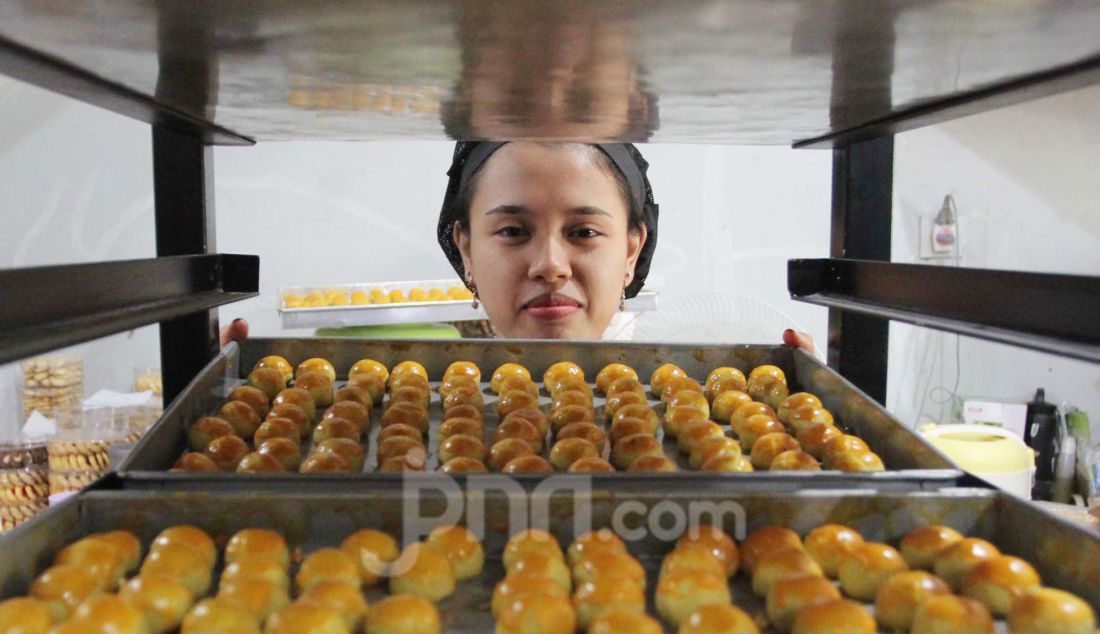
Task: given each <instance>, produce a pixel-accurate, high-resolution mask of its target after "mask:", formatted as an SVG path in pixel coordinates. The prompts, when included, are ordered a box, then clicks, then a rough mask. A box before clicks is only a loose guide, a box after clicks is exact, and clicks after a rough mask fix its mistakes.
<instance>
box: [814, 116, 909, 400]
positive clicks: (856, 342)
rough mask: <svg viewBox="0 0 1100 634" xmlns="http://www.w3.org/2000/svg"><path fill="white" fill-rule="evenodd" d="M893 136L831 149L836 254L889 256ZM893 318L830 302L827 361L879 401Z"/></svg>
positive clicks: (883, 388)
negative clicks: (869, 313)
mask: <svg viewBox="0 0 1100 634" xmlns="http://www.w3.org/2000/svg"><path fill="white" fill-rule="evenodd" d="M893 190H894V137H892V136H886V137H881V138H878V139H874V140H872V141H863V142H861V143H856V144H853V145H850V146H848V147H845V148H841V149H837V150H833V205H832V207H833V215H832V229H831V230H832V241H831V244H830V246H829V251H830V253H831V254H832V256H833V257H834V258H859V259H865V260H884V261H888V260H889V259H890V231H891V207H892V197H893ZM889 343H890V324H889V322H888V321H887V320H886V319H882V318H881V317H875V316H870V315H865V314H858V313H853V312H848V311H845V310H842V309H839V308H836V307H830V308H829V341H828V361H829V366H830V367H832V368H834V369H835V370H836V371H838V372H840V373H841V374H842V375H843V376H844V377H845V378H847V379H848V380H849V381H851V382H852V383H855V384H856V386H858V387H859V389H861V390H863V391H864V392H866V393H867V395H869V396H870V397H871V398H873V399H875V400H876V401H878V402H879V403H883V404H885V403H886V367H887V361H888V348H889Z"/></svg>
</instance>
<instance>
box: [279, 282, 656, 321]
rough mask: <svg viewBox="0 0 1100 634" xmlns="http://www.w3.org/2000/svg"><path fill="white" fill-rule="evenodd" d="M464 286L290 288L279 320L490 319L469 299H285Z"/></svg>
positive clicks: (642, 304)
mask: <svg viewBox="0 0 1100 634" xmlns="http://www.w3.org/2000/svg"><path fill="white" fill-rule="evenodd" d="M452 286H462V282H461V281H459V280H458V279H455V278H451V279H443V280H414V281H406V282H378V283H374V284H335V285H332V286H291V287H286V288H281V289H279V297H280V302H279V309H278V311H279V317H280V318H281V319H282V322H283V328H343V327H346V326H376V325H383V324H409V323H423V322H438V321H477V320H480V319H488V317H487V316H486V315H485V310H484V309H483V308H474V307H473V303H472V302H471V301H470V300H468V299H462V300H451V299H448V300H441V301H430V302H412V301H405V302H399V303H396V304H358V305H347V306H316V307H300V308H288V307H286V306H284V305H283V302H282V299H281V298H282V297H284V296H285V295H286V294H287V293H293V294H296V295H302V296H305V295H308V294H310V293H315V292H316V293H325V292H326V291H329V290H339V291H342V292H344V293H346V294H347V295H348V296H350V295H351V294H352V293H354V292H355V291H364V292H368V293H369V292H370V291H371V290H373V289H379V290H381V291H382V292H384V293H389V292H390V291H393V290H400V291H402V292H403V293H405V294H406V295H408V292H409V291H410V290H412V289H414V288H421V289H424V290H427V289H430V288H441V289H443V290H444V291H446V290H447V289H448V288H450V287H452ZM626 306H627V310H630V311H633V312H642V311H648V310H654V309H656V308H657V293H656V292H654V291H650V290H642V291H641V292H640V293H638V295H637V297H633V298H631V299H628V300H626Z"/></svg>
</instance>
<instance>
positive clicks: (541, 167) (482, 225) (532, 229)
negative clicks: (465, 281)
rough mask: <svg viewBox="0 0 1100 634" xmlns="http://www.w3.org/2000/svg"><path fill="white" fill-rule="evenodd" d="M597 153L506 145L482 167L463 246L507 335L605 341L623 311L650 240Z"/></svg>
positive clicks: (573, 147)
mask: <svg viewBox="0 0 1100 634" xmlns="http://www.w3.org/2000/svg"><path fill="white" fill-rule="evenodd" d="M595 152H599V150H598V149H596V148H592V147H588V146H584V145H580V144H564V145H550V144H537V143H508V144H507V145H505V146H503V147H501V148H500V149H499V150H497V151H496V152H494V153H493V155H492V156H491V157H489V159H488V160H487V161H486V162H485V164H484V165H483V166H482V167H481V170H480V173H479V176H478V181H477V183H476V187H475V191H474V195H473V197H472V199H471V202H470V215H469V226H468V227H462V226H459V225H457V224H456V226H455V243H456V244H458V247H459V250H460V251H461V253H462V260H463V264H464V265H465V267H466V271H467V273H468V274H469V275H470V278H471V279H472V281H473V283H474V285H476V286H477V290H478V295H479V297H480V299H481V303H482V304H483V305H484V306H485V312H486V313H488V315H489V319H490V320H491V321H492V322H493V326H494V327H495V328H496V330H497V332H498V333H500V334H501V335H502V336H505V337H512V338H520V339H599V338H600V337H601V336H602V335H603V331H604V329H606V328H607V325H608V324H609V323H610V321H611V317H612V316H613V315H614V314H615V311H616V310H617V309H618V306H619V298H620V297H621V295H622V292H623V288H624V287H625V286H626V285H627V284H629V283H630V281H631V280H632V279H633V276H634V264H635V262H636V261H637V259H638V254H639V253H640V251H641V247H642V245H643V244H644V242H645V238H646V233H645V228H644V227H643V228H642V229H641V230H640V231H630V230H629V228H628V215H629V211H628V207H627V202H626V201H625V200H624V199H623V195H622V192H621V190H620V189H619V184H618V181H617V180H616V178H615V177H614V176H613V175H612V174H609V173H608V172H607V170H606V169H604V168H602V167H601V166H600V165H598V164H597V163H596V162H595V156H594V153H595Z"/></svg>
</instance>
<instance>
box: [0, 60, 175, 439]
mask: <svg viewBox="0 0 1100 634" xmlns="http://www.w3.org/2000/svg"><path fill="white" fill-rule="evenodd" d="M150 143H151V142H150V133H149V127H148V126H147V125H145V124H143V123H139V122H137V121H132V120H130V119H127V118H124V117H121V116H118V115H115V114H112V113H110V112H106V111H104V110H100V109H98V108H93V107H91V106H87V105H84V104H80V103H78V102H75V101H73V100H70V99H66V98H63V97H59V96H56V95H53V94H49V93H46V92H44V91H41V90H38V89H36V88H32V87H29V86H27V85H25V84H21V83H18V82H16V81H14V80H11V79H8V78H6V77H2V76H0V205H2V207H0V209H2V210H3V211H2V214H3V219H4V229H3V231H0V268H4V267H15V266H18V267H26V266H42V265H49V264H68V263H74V262H88V261H95V260H114V259H131V258H146V257H153V256H154V255H155V245H154V243H153V213H152V212H153V183H152V167H151V163H150V160H151V159H150V157H151V154H152V149H151V144H150ZM159 342H160V339H159V336H158V332H157V328H156V326H149V327H145V328H142V329H139V330H136V331H131V332H127V333H121V334H118V335H114V336H112V337H107V338H104V339H101V340H99V341H95V342H91V343H88V344H84V345H81V346H77V347H76V348H75V350H73V351H72V352H75V353H76V354H80V355H81V356H83V358H84V384H85V390H86V392H87V393H88V394H91V393H92V392H94V391H95V390H98V389H100V388H108V387H109V388H114V389H128V388H129V387H130V385H131V384H132V382H133V378H134V374H133V371H134V368H135V367H139V366H158V365H160V361H159V356H160V352H159V345H160V343H159ZM66 352H67V351H66ZM21 382H22V377H21V375H20V374H19V371H18V366H17V365H16V364H10V365H8V366H5V367H0V439H2V438H4V437H7V436H8V435H9V434H10V433H11V431H12V430H13V429H15V428H16V425H17V418H18V416H16V414H17V413H18V414H21V413H22V411H21V409H19V407H18V405H17V397H16V389H15V386H16V385H17V384H20V383H21Z"/></svg>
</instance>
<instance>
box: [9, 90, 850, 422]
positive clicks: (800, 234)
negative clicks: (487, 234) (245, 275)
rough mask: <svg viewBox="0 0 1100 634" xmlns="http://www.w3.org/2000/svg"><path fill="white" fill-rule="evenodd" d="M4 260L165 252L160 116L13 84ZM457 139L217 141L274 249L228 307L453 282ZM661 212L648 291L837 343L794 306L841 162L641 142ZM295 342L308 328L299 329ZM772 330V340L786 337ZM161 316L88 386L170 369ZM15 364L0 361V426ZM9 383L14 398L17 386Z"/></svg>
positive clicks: (262, 322) (226, 177)
mask: <svg viewBox="0 0 1100 634" xmlns="http://www.w3.org/2000/svg"><path fill="white" fill-rule="evenodd" d="M0 112H3V113H4V117H3V118H0V192H3V198H2V199H0V200H2V204H3V205H4V209H5V217H6V218H7V219H8V222H9V224H8V228H9V229H10V230H9V231H6V232H0V266H6V267H10V266H34V265H44V264H59V263H69V262H81V261H93V260H105V259H122V258H139V257H151V256H152V255H153V254H154V253H153V217H152V180H151V175H152V167H151V164H150V138H149V131H148V127H147V126H145V125H144V124H140V123H137V122H133V121H130V120H128V119H125V118H123V117H120V116H117V115H113V114H110V113H107V112H103V111H100V110H97V109H95V108H92V107H90V106H86V105H83V104H79V103H76V102H73V101H71V100H69V99H66V98H63V97H59V96H56V95H53V94H49V93H46V92H44V91H41V90H38V89H36V88H33V87H30V86H26V85H24V84H21V83H18V82H15V81H12V80H8V79H5V78H0ZM451 149H452V146H451V144H450V143H444V142H407V143H359V144H348V143H284V144H280V143H267V144H260V145H258V146H255V147H251V148H217V149H216V150H215V155H214V165H215V189H216V192H215V194H216V203H215V204H216V214H217V215H216V217H217V227H216V228H217V243H218V248H219V250H220V251H223V252H227V253H253V254H258V255H260V256H261V262H262V265H261V296H260V297H258V298H256V299H253V300H249V301H246V302H241V303H239V304H235V305H233V306H230V307H227V308H224V309H222V320H223V322H224V321H227V320H228V319H231V318H233V317H237V316H240V317H245V318H247V319H248V320H249V321H250V323H251V325H252V327H253V333H256V334H261V335H278V334H288V333H286V332H285V331H282V330H281V329H280V324H279V320H278V316H277V313H276V312H275V306H276V304H277V299H278V297H277V290H278V288H279V287H280V286H289V285H297V284H325V285H327V284H337V283H343V282H371V281H380V280H402V279H430V278H441V277H450V276H453V275H454V272H453V270H452V269H451V268H450V266H449V264H448V263H447V261H446V259H445V258H444V257H443V254H442V252H441V251H440V250H439V248H438V246H437V245H436V243H435V238H434V235H435V234H434V231H435V222H436V218H437V215H438V211H439V205H440V202H441V200H442V194H443V190H444V187H445V184H446V180H445V172H446V169H447V166H448V164H449V161H450V155H451ZM643 150H644V153H645V154H646V156H647V158H648V159H649V160H650V162H651V164H652V167H651V171H650V174H651V176H652V181H653V186H654V190H655V192H656V196H657V201H658V203H659V204H660V205H661V213H662V219H661V236H660V245H661V247H660V250H659V252H658V255H657V257H656V259H655V263H654V266H653V269H652V272H651V275H650V286H652V287H654V288H656V289H658V290H659V291H660V292H661V294H662V297H663V298H664V299H665V300H666V305H669V302H668V300H671V299H675V298H676V297H678V296H691V295H694V294H698V293H737V294H742V295H747V296H751V297H753V298H756V299H758V300H760V301H763V302H766V303H768V304H770V305H773V306H775V307H777V308H778V309H779V310H781V311H782V312H784V313H786V314H788V315H790V316H791V317H792V318H793V319H794V320H795V321H796V322H797V323H799V324H800V325H802V326H804V327H805V328H807V329H808V330H809V331H810V332H811V333H812V334H814V335H815V336H816V337H817V339H818V340H819V341H824V337H825V311H824V310H823V309H819V308H817V307H813V306H809V305H805V304H798V303H794V302H791V301H790V300H789V298H788V296H787V293H786V260H787V258H789V257H821V256H824V255H825V254H826V245H827V236H828V217H829V214H828V205H829V182H830V175H829V169H830V158H829V155H828V153H824V152H806V151H800V152H795V151H792V150H789V149H786V148H761V147H721V146H674V145H655V146H647V147H645V148H643ZM289 334H292V335H298V334H300V333H289ZM778 337H779V333H778V332H776V333H775V338H774V339H773V340H774V341H778ZM157 346H158V338H157V332H156V328H155V327H147V328H143V329H141V330H139V331H135V332H133V333H123V334H121V335H116V336H114V337H110V338H107V339H103V340H100V341H97V342H93V343H90V344H86V345H83V346H79V347H78V348H79V350H80V351H81V353H82V354H83V356H84V359H85V374H86V379H85V385H86V388H87V390H88V391H89V392H90V391H91V390H94V389H99V388H102V387H110V388H114V389H125V388H127V387H128V386H129V384H130V382H131V381H132V372H133V368H134V367H136V366H145V365H156V364H157V363H158V352H157ZM18 380H19V377H18V372H17V370H16V368H15V367H13V366H8V367H6V368H0V401H3V400H6V401H7V402H8V403H7V404H5V403H4V402H0V411H2V412H5V413H4V414H0V436H3V435H4V434H5V431H7V432H9V433H10V430H11V429H13V428H14V426H15V424H16V422H15V420H14V418H13V417H12V416H11V415H10V412H11V411H13V410H14V405H13V404H11V402H10V401H12V400H13V399H12V397H11V386H12V385H13V384H14V383H16V382H17V381H18ZM5 394H7V396H5Z"/></svg>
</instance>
